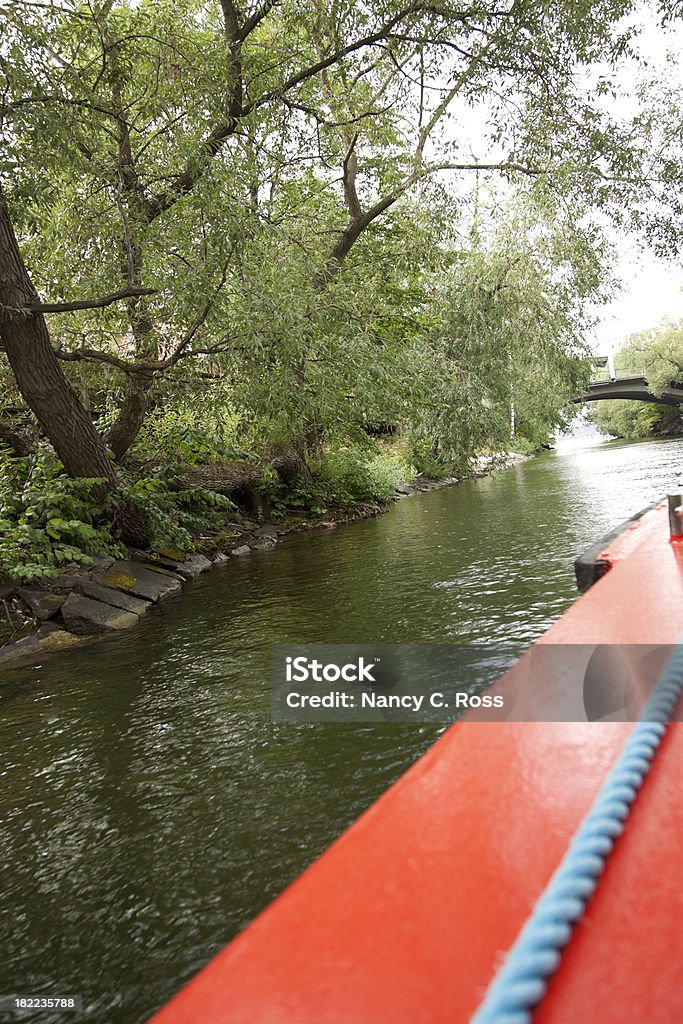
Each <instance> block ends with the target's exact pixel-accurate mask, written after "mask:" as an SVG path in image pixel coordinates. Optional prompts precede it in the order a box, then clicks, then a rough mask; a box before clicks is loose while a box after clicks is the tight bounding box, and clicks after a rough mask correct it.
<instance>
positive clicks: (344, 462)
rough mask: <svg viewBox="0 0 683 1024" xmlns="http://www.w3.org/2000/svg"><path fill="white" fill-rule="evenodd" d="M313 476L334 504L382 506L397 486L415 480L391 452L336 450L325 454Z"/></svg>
mask: <svg viewBox="0 0 683 1024" xmlns="http://www.w3.org/2000/svg"><path fill="white" fill-rule="evenodd" d="M315 475H316V477H317V479H318V480H319V481H320V483H321V484H323V485H325V486H326V488H327V489H328V491H329V493H330V495H331V496H333V497H335V498H337V499H338V500H342V501H360V502H363V501H379V502H383V503H386V502H389V501H391V499H392V498H393V496H394V493H395V491H396V487H397V485H398V484H400V483H402V482H404V481H405V480H409V479H411V478H412V477H413V476H415V469H414V467H413V466H411V465H410V463H408V462H407V461H406V460H405V459H404V458H402V457H401V456H400V455H396V454H392V453H391V452H383V451H379V450H378V449H374V448H370V449H367V450H365V449H360V448H337V449H334V450H332V451H330V452H327V453H326V454H325V456H324V457H323V459H322V460H321V462H320V463H319V465H318V466H317V467H316V474H315Z"/></svg>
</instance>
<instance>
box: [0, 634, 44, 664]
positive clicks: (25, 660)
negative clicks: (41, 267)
mask: <svg viewBox="0 0 683 1024" xmlns="http://www.w3.org/2000/svg"><path fill="white" fill-rule="evenodd" d="M39 655H40V640H38V639H37V637H35V636H25V637H24V639H23V640H17V641H16V643H13V644H8V645H7V646H6V647H2V648H0V665H2V667H3V669H4V668H8V667H12V666H14V665H17V666H18V665H27V664H29V663H30V662H31V661H34V660H35V659H36V657H38V656H39Z"/></svg>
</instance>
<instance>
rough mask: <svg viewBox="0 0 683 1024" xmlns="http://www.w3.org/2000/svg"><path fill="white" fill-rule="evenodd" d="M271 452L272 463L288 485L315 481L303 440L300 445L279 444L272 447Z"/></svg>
mask: <svg viewBox="0 0 683 1024" xmlns="http://www.w3.org/2000/svg"><path fill="white" fill-rule="evenodd" d="M271 454H272V461H271V465H272V467H273V469H274V470H275V471H276V473H277V475H278V476H279V477H280V480H281V481H282V483H283V484H286V485H287V487H295V486H297V485H299V486H300V485H304V486H306V485H307V484H312V483H313V474H312V473H311V471H310V469H309V466H308V463H307V462H306V453H305V446H304V444H303V442H302V443H301V444H299V445H294V444H288V445H284V444H283V445H277V446H276V447H274V448H272V449H271Z"/></svg>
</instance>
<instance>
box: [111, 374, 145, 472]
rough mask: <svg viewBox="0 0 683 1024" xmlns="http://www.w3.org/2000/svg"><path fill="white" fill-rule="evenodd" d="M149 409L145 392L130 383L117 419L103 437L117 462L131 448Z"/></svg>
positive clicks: (133, 383)
mask: <svg viewBox="0 0 683 1024" xmlns="http://www.w3.org/2000/svg"><path fill="white" fill-rule="evenodd" d="M148 409H149V398H148V396H147V393H146V391H145V390H144V389H143V388H141V387H140V386H139V385H137V384H136V383H135V382H133V381H131V383H130V385H129V387H128V390H127V391H126V395H125V397H124V399H123V403H122V405H121V409H120V411H119V415H118V419H117V420H116V422H115V423H113V424H112V426H111V427H110V428H109V430H108V431H107V433H106V435H105V441H106V444H107V447H108V448H109V449H110V450H111V451H112V452H113V453H114V458H115V459H116V460H117V461H118V460H119V459H122V458H123V456H124V455H125V454H126V452H127V451H128V450H129V449H130V448H131V447H132V446H133V444H134V443H135V439H136V437H137V436H138V434H139V433H140V428H141V426H142V424H143V423H144V422H145V416H146V415H147V411H148Z"/></svg>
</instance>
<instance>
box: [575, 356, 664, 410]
mask: <svg viewBox="0 0 683 1024" xmlns="http://www.w3.org/2000/svg"><path fill="white" fill-rule="evenodd" d="M600 362H601V361H599V362H598V366H599V364H600ZM606 362H607V360H605V363H606ZM613 398H621V399H631V400H632V401H635V402H655V403H656V404H657V405H673V406H679V405H681V404H683V384H676V383H674V382H673V381H672V382H671V383H670V384H667V386H666V387H665V388H664V390H663V391H662V392H661V394H659V395H654V394H653V393H652V391H651V390H650V385H649V384H648V382H647V377H646V376H645V370H644V369H643V368H642V367H640V368H638V367H633V368H630V369H625V370H615V368H614V366H611V367H607V366H605V367H601V368H599V369H597V370H596V372H595V373H594V374H593V376H592V377H591V382H590V384H589V385H588V388H587V389H586V391H585V393H584V394H583V395H580V396H579V397H577V398H573V399H572V401H573V402H575V403H576V404H577V405H583V404H584V403H585V402H604V401H607V400H609V399H613Z"/></svg>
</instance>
